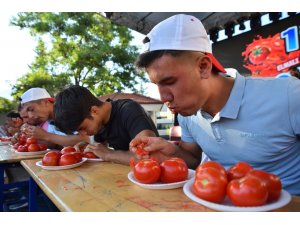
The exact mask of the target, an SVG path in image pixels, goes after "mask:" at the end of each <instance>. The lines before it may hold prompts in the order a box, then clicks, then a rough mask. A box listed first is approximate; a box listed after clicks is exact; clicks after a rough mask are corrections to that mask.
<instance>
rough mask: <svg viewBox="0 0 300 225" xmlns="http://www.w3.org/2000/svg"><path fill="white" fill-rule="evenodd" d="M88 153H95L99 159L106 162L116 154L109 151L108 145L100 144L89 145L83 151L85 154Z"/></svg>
mask: <svg viewBox="0 0 300 225" xmlns="http://www.w3.org/2000/svg"><path fill="white" fill-rule="evenodd" d="M87 152H90V153H93V154H94V155H95V156H96V157H97V158H101V159H103V160H104V161H109V159H110V158H109V157H110V155H111V154H113V153H114V151H113V150H111V149H109V148H108V147H107V146H106V145H104V144H102V143H98V142H94V143H93V144H88V145H87V146H86V148H85V149H84V151H83V154H86V153H87Z"/></svg>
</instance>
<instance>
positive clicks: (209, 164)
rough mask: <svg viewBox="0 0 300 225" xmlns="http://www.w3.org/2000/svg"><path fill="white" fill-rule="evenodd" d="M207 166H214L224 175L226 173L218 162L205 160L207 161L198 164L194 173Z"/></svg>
mask: <svg viewBox="0 0 300 225" xmlns="http://www.w3.org/2000/svg"><path fill="white" fill-rule="evenodd" d="M207 167H213V168H216V169H217V170H220V171H221V173H223V174H224V175H226V170H225V168H224V166H222V165H221V164H220V163H218V162H216V161H207V162H204V163H202V164H200V165H199V166H198V167H197V169H196V174H197V173H198V172H199V171H200V170H202V169H204V168H207Z"/></svg>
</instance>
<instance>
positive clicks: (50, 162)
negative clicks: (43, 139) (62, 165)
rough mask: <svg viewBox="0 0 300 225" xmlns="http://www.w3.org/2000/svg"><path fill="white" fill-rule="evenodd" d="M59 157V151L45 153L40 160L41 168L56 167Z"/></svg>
mask: <svg viewBox="0 0 300 225" xmlns="http://www.w3.org/2000/svg"><path fill="white" fill-rule="evenodd" d="M60 156H61V153H60V152H59V151H51V152H47V153H46V154H45V155H44V157H43V159H42V164H43V166H58V163H59V159H60Z"/></svg>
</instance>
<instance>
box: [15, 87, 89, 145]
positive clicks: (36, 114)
mask: <svg viewBox="0 0 300 225" xmlns="http://www.w3.org/2000/svg"><path fill="white" fill-rule="evenodd" d="M54 101H55V99H54V98H52V97H51V96H50V94H49V93H48V92H47V91H46V90H45V89H43V88H31V89H29V90H27V91H26V92H25V93H24V94H23V95H22V96H21V107H20V114H21V115H22V117H23V118H24V122H25V124H24V125H23V126H22V129H21V130H22V132H24V133H25V134H26V135H27V136H34V137H35V138H36V139H37V140H38V141H41V142H44V143H45V142H46V143H47V144H48V146H56V145H60V146H73V145H75V144H77V143H79V142H82V141H86V142H89V137H87V136H84V135H67V136H66V134H64V133H62V132H60V131H59V130H57V129H56V127H55V126H54V122H53V119H54V112H53V107H54Z"/></svg>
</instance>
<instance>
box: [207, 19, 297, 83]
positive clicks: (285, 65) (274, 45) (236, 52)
mask: <svg viewBox="0 0 300 225" xmlns="http://www.w3.org/2000/svg"><path fill="white" fill-rule="evenodd" d="M280 16H281V17H280V18H279V19H278V20H273V19H272V18H270V15H269V14H266V15H264V16H261V17H259V19H260V24H259V26H258V25H257V26H254V25H255V24H254V23H253V24H254V25H253V26H252V25H251V23H250V24H249V27H248V28H247V29H245V30H241V29H235V34H234V35H233V36H231V37H227V38H224V39H222V35H220V34H221V32H219V35H220V37H219V39H220V40H218V41H216V42H214V43H213V44H212V49H213V55H214V56H215V57H216V58H217V59H218V61H219V62H220V63H221V64H222V65H223V67H224V68H226V69H228V68H233V69H235V70H237V71H238V72H239V74H241V75H242V76H245V77H248V76H252V77H266V78H268V77H280V78H283V77H290V76H291V74H290V72H289V69H290V68H291V67H298V69H300V49H299V46H300V26H299V25H300V23H299V21H300V13H295V14H290V13H280ZM250 22H251V21H250ZM245 24H246V22H245ZM235 28H239V26H237V25H236V26H235Z"/></svg>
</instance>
